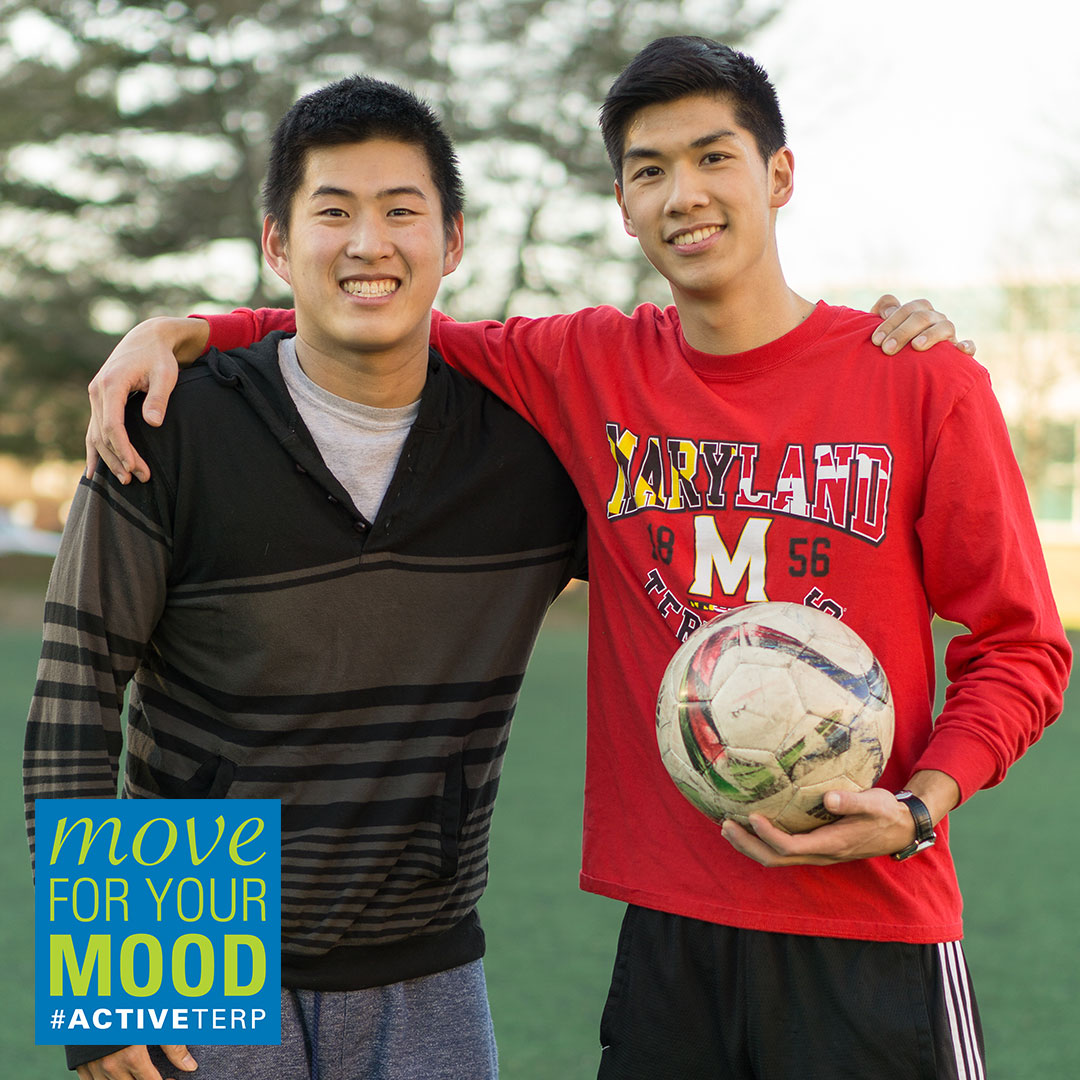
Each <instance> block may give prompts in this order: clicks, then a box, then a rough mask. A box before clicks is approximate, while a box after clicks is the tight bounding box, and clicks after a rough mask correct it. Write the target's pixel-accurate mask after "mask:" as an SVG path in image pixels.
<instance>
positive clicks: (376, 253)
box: [345, 211, 394, 262]
mask: <svg viewBox="0 0 1080 1080" xmlns="http://www.w3.org/2000/svg"><path fill="white" fill-rule="evenodd" d="M393 251H394V245H393V244H392V243H391V241H390V235H389V230H388V228H387V225H386V221H385V220H384V218H383V216H382V214H381V213H379V212H378V211H375V212H373V213H359V214H357V215H356V217H355V218H354V220H353V225H352V228H351V229H350V230H349V238H348V241H347V243H346V245H345V254H346V255H348V256H349V258H352V259H360V260H362V261H363V262H377V261H378V260H379V259H384V258H386V257H387V256H388V255H391V254H393Z"/></svg>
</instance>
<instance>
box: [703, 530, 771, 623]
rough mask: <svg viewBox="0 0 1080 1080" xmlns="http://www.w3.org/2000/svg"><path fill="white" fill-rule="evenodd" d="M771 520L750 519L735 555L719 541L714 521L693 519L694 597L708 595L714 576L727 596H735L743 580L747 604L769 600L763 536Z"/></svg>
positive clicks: (711, 588)
mask: <svg viewBox="0 0 1080 1080" xmlns="http://www.w3.org/2000/svg"><path fill="white" fill-rule="evenodd" d="M771 524H772V522H771V521H769V520H767V519H765V518H750V519H749V520H748V521H747V523H746V524H745V525H744V526H743V531H742V535H741V536H740V537H739V542H738V544H737V545H736V547H735V550H734V552H729V551H728V549H727V545H726V544H725V543H724V541H723V540H721V539H720V533H719V532H718V531H717V528H716V519H715V518H714V517H712V516H711V515H709V514H700V515H698V516H697V517H695V518H694V583H693V584H692V585H691V586H690V590H689V591H690V592H691V593H692V594H693V595H695V596H711V595H712V592H713V575H715V576H716V577H717V578H718V579H719V581H720V589H721V591H722V592H723V593H724V594H725V595H726V596H734V595H735V594H736V593H737V592H738V589H739V584H740V582H741V581H742V580H743V579H744V578H745V579H746V602H747V603H754V602H756V601H759V600H768V599H769V598H768V596H767V595H766V593H765V563H766V558H765V534H766V533H767V532H768V531H769V526H770V525H771Z"/></svg>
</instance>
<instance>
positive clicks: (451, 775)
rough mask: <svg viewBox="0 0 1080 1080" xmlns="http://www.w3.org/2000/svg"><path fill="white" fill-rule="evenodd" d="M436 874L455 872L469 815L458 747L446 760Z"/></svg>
mask: <svg viewBox="0 0 1080 1080" xmlns="http://www.w3.org/2000/svg"><path fill="white" fill-rule="evenodd" d="M439 812H440V820H439V841H440V850H439V854H440V857H441V858H440V865H439V877H443V878H451V877H454V876H455V875H456V874H457V872H458V863H459V860H460V848H461V832H462V829H463V828H464V825H465V819H466V818H467V817H468V815H469V787H468V784H467V783H466V782H465V755H464V754H463V753H462V752H461V751H460V750H459V751H458V752H457V753H456V754H451V755H450V757H449V758H448V759H447V762H446V775H445V777H444V779H443V793H442V798H441V799H440V800H439Z"/></svg>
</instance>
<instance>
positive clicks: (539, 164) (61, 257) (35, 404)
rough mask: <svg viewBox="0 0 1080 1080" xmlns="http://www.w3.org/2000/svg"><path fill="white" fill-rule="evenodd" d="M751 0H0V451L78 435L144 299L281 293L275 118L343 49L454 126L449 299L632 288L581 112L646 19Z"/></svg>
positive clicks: (651, 28)
mask: <svg viewBox="0 0 1080 1080" xmlns="http://www.w3.org/2000/svg"><path fill="white" fill-rule="evenodd" d="M769 16H770V13H769V12H763V11H762V9H761V6H760V4H758V5H757V6H756V7H754V8H753V9H752V10H751V5H749V4H748V3H747V2H746V0H714V2H712V3H701V2H696V3H695V2H690V0H657V2H653V3H650V4H647V5H646V4H638V3H630V2H617V0H587V2H584V3H583V2H582V0H367V2H365V3H349V2H346V0H267V2H264V3H254V4H252V3H239V2H236V0H218V2H215V3H197V2H194V0H192V2H189V3H184V2H181V0H170V2H166V3H164V4H161V3H122V2H120V0H0V41H2V42H4V43H5V44H3V45H0V328H2V330H0V401H2V402H3V404H2V406H0V450H15V451H18V452H22V453H27V454H35V453H40V452H48V453H62V454H64V455H67V456H75V457H77V456H79V455H80V453H81V442H82V435H83V432H84V430H85V420H86V413H87V404H86V391H85V388H86V383H87V381H88V380H89V378H90V377H91V376H92V375H93V372H94V371H96V370H97V368H98V367H99V366H100V364H101V361H102V360H103V358H104V357H105V355H106V354H107V353H108V351H109V350H110V349H111V347H112V346H113V344H115V342H116V340H117V338H118V337H119V336H120V334H121V333H123V331H124V330H126V329H127V328H128V327H129V326H130V325H132V324H133V323H134V322H136V321H138V320H139V319H142V318H146V317H148V316H150V315H153V314H162V313H186V312H188V311H192V310H209V309H212V308H219V307H221V306H223V305H224V306H233V305H235V304H247V305H253V306H258V305H262V304H268V303H275V302H287V294H286V293H284V292H283V290H282V287H281V286H280V283H278V282H277V279H276V278H274V277H273V276H272V275H271V274H269V272H266V271H264V269H263V267H262V260H261V254H260V252H259V248H258V237H259V233H260V220H261V214H260V210H259V205H258V190H259V185H260V183H261V180H262V175H263V169H264V165H265V157H266V148H267V142H268V138H269V135H270V132H271V131H272V129H273V126H274V124H275V123H276V122H277V120H278V118H279V117H280V116H281V114H282V113H283V112H284V111H285V110H286V109H287V108H288V107H289V105H290V104H291V103H292V101H293V100H294V99H295V98H296V97H297V96H298V95H299V94H301V93H303V92H305V91H307V90H310V89H313V88H315V87H317V86H319V85H322V84H323V83H326V82H328V81H331V80H332V79H335V78H340V77H342V76H343V75H347V74H351V73H353V72H358V71H359V72H364V73H366V74H370V75H374V76H376V77H380V78H386V79H390V80H392V81H396V82H401V83H403V84H404V85H407V86H409V87H411V88H412V89H414V90H415V91H417V92H418V93H419V94H421V96H423V97H425V98H426V99H427V100H429V101H430V102H431V103H432V104H433V105H435V106H436V107H437V108H438V109H439V111H440V112H441V113H442V115H443V116H444V117H445V119H446V122H447V124H448V127H449V129H450V131H451V132H452V133H453V135H454V137H455V139H456V141H457V144H458V147H459V151H460V153H461V157H462V162H463V171H464V173H465V177H466V183H467V186H468V191H469V205H468V210H467V215H466V218H467V227H466V236H467V241H468V242H467V252H468V254H467V256H466V260H465V263H464V264H463V267H462V268H461V269H460V270H459V271H458V273H457V274H455V275H453V276H452V277H451V278H449V279H447V286H446V288H445V289H444V292H443V294H442V297H441V303H442V304H443V305H444V306H445V307H446V308H447V310H449V311H451V312H452V313H453V314H455V315H458V316H459V317H481V316H488V317H492V316H494V317H503V316H505V315H506V314H507V313H508V312H510V311H522V312H527V313H537V312H542V311H553V310H566V309H568V308H575V307H579V306H582V305H583V304H588V303H596V302H612V303H618V304H622V305H624V306H625V305H631V304H633V303H634V302H635V301H636V300H638V299H639V298H640V297H641V296H642V295H643V289H645V288H646V286H645V284H644V283H645V280H646V273H645V271H646V269H647V268H644V269H643V267H644V263H643V260H641V259H640V256H638V255H637V254H636V252H634V251H633V249H632V245H630V244H626V245H624V246H622V248H621V250H618V249H616V250H615V251H613V242H615V241H617V238H618V234H619V232H620V231H621V230H620V228H619V219H618V215H617V213H616V211H615V209H614V206H613V203H612V200H611V195H610V192H611V179H612V178H611V176H610V169H609V167H608V165H607V162H606V159H605V158H604V155H603V149H602V145H601V141H600V136H599V133H598V130H597V125H596V116H597V106H598V104H599V102H600V100H601V99H602V97H603V94H604V92H605V90H606V88H607V86H608V84H609V83H610V81H611V79H612V78H613V77H614V75H615V74H616V73H617V72H618V70H619V69H620V68H621V67H622V66H623V65H624V64H625V63H626V61H627V60H628V59H629V58H630V57H631V56H632V55H633V54H634V53H635V52H636V51H637V50H638V49H639V48H640V47H641V46H642V45H643V44H645V43H646V42H647V41H649V40H651V39H653V38H655V37H658V36H661V35H663V34H666V33H686V32H694V33H702V34H705V35H708V36H712V37H718V38H721V39H723V40H725V41H727V42H729V43H731V44H735V45H737V44H738V43H739V42H740V41H742V40H743V39H744V38H745V36H746V35H747V34H748V33H749V32H751V31H752V30H754V29H755V28H757V27H758V26H760V25H761V24H762V23H763V22H764V21H766V20H767V19H768V17H769Z"/></svg>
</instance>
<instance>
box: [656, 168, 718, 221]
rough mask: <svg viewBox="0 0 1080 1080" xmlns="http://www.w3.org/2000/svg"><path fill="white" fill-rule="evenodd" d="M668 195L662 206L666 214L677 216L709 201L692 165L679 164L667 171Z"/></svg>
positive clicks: (698, 175) (700, 179)
mask: <svg viewBox="0 0 1080 1080" xmlns="http://www.w3.org/2000/svg"><path fill="white" fill-rule="evenodd" d="M668 176H669V181H668V184H669V186H668V193H667V200H666V202H665V205H664V210H665V212H666V213H668V214H670V215H673V216H678V215H680V214H686V213H689V212H690V211H691V210H695V209H697V208H698V207H701V206H705V205H706V204H707V203H708V201H709V196H708V193H707V192H706V190H705V186H704V184H703V183H702V178H701V174H700V173H699V172H698V170H697V169H696V168H694V167H693V166H692V165H689V164H684V163H679V164H677V165H675V166H674V167H673V168H671V169H669V171H668Z"/></svg>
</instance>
